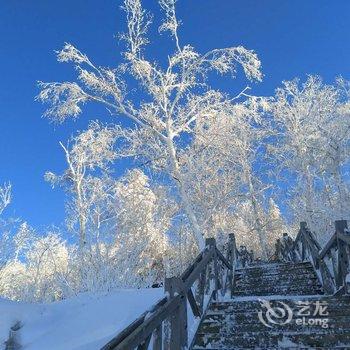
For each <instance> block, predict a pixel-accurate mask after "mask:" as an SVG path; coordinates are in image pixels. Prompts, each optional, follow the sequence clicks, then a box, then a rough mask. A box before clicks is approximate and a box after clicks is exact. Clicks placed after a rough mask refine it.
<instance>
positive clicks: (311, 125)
mask: <svg viewBox="0 0 350 350" xmlns="http://www.w3.org/2000/svg"><path fill="white" fill-rule="evenodd" d="M273 114H274V118H275V121H276V127H277V141H278V142H277V143H276V144H275V146H272V145H271V150H272V151H273V152H274V154H275V156H276V160H277V163H278V167H277V168H279V170H280V171H284V172H285V176H286V175H287V174H289V175H288V176H289V178H291V179H292V181H291V182H292V183H293V177H294V182H295V185H294V190H293V191H292V192H293V195H294V197H295V200H294V201H293V199H292V201H291V204H292V208H294V213H295V214H296V216H297V217H298V219H299V220H301V221H304V220H305V221H307V222H308V223H309V225H311V226H313V228H316V229H317V231H319V230H324V229H325V227H324V225H321V227H317V225H318V223H317V222H319V223H320V222H321V221H324V219H325V218H326V217H327V216H328V218H329V219H327V220H331V221H333V220H334V217H337V218H339V219H340V218H345V216H347V215H348V211H346V208H347V207H348V206H347V205H346V203H348V201H349V189H348V185H347V179H346V175H345V172H344V166H345V165H346V164H349V155H350V153H349V151H350V148H349V137H350V132H349V131H350V118H349V115H350V114H349V86H348V84H347V83H346V81H344V80H342V79H339V80H338V82H337V83H335V84H333V85H327V84H324V83H323V82H322V80H321V78H319V77H315V76H310V77H308V79H307V80H306V82H304V83H303V84H301V83H300V81H299V80H298V79H295V80H293V81H287V82H284V83H283V87H281V88H278V89H277V90H276V98H275V104H274V107H273ZM288 176H287V177H288ZM327 207H328V209H327ZM331 216H333V217H332V218H331ZM327 220H326V221H327Z"/></svg>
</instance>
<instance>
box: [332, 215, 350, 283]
mask: <svg viewBox="0 0 350 350" xmlns="http://www.w3.org/2000/svg"><path fill="white" fill-rule="evenodd" d="M347 228H348V223H347V221H346V220H337V221H335V232H336V235H337V247H338V273H337V280H336V285H337V288H340V287H344V288H346V275H347V273H348V268H349V257H348V254H347V251H346V246H345V244H344V242H343V241H342V240H340V239H339V237H338V234H346V233H345V230H347Z"/></svg>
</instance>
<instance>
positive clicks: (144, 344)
mask: <svg viewBox="0 0 350 350" xmlns="http://www.w3.org/2000/svg"><path fill="white" fill-rule="evenodd" d="M151 338H152V333H151V334H150V335H149V336H148V337H147V339H146V340H145V341H143V342H142V343H141V344H140V345H139V346H138V347H137V350H147V349H148V345H149V343H150V341H151Z"/></svg>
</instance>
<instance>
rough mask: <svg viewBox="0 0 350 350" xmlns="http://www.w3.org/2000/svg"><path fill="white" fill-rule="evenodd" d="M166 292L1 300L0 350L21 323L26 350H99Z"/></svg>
mask: <svg viewBox="0 0 350 350" xmlns="http://www.w3.org/2000/svg"><path fill="white" fill-rule="evenodd" d="M163 293H164V291H163V289H162V288H158V289H156V288H150V289H138V290H118V291H115V292H113V293H108V294H102V293H101V294H89V293H85V294H81V295H79V296H77V297H74V298H71V299H67V300H63V301H60V302H55V303H51V304H28V303H21V302H14V301H10V300H6V299H1V298H0V349H2V348H3V347H4V345H3V344H4V342H5V340H6V339H7V337H8V334H9V329H10V327H11V326H13V325H14V324H15V323H16V322H17V321H20V322H21V323H22V325H23V327H22V328H21V329H20V331H19V335H20V336H19V340H20V343H21V345H22V346H23V350H47V349H50V350H78V349H79V350H90V349H91V350H96V349H99V348H100V347H101V346H102V345H104V344H105V343H107V342H108V341H109V340H110V339H111V338H112V337H113V336H114V335H116V334H117V333H119V331H120V330H122V329H123V328H124V327H125V326H127V325H128V324H129V323H131V322H132V321H133V320H134V319H135V318H136V317H137V316H139V315H140V314H141V313H143V312H144V311H145V310H147V309H148V308H149V307H151V306H152V305H153V304H155V303H156V301H157V300H158V299H160V298H161V297H162V296H163Z"/></svg>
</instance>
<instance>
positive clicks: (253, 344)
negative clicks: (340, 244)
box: [193, 263, 350, 350]
mask: <svg viewBox="0 0 350 350" xmlns="http://www.w3.org/2000/svg"><path fill="white" fill-rule="evenodd" d="M235 279H236V285H235V292H234V296H233V298H232V299H231V300H226V301H212V302H211V304H210V305H209V307H208V309H207V310H206V313H205V315H204V317H203V319H202V321H201V324H200V326H199V328H198V331H197V334H196V337H195V340H194V345H193V350H199V349H217V350H219V349H221V350H223V349H225V350H230V349H232V350H233V349H247V348H248V349H249V348H251V349H253V348H257V349H269V350H270V349H293V348H295V349H300V348H315V347H322V348H327V349H336V348H343V349H344V347H345V348H350V296H341V297H334V296H325V295H323V290H322V288H321V285H320V283H319V282H318V279H317V276H316V275H315V273H314V270H313V268H312V265H311V264H310V263H298V264H264V265H259V266H254V267H250V268H247V269H240V270H238V271H237V273H236V275H235ZM266 303H268V305H269V308H267V307H266ZM305 306H308V309H307V310H306V311H308V312H309V313H310V315H307V316H300V315H299V313H300V310H301V307H305ZM322 306H323V309H321V311H322V312H321V314H319V313H320V307H321V308H322ZM278 307H279V308H280V309H277V308H278ZM317 307H318V312H317V313H316V312H315V311H316V308H317ZM282 309H283V310H284V311H283V310H282ZM271 310H273V311H274V312H279V314H278V315H279V316H282V315H283V313H284V315H283V317H281V318H274V314H273V313H271ZM304 313H305V310H304ZM314 313H315V315H314ZM325 313H328V314H327V315H324V314H325ZM259 315H260V316H259ZM267 316H269V317H267ZM262 320H263V321H262ZM271 320H272V321H275V323H273V322H270V321H271Z"/></svg>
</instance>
